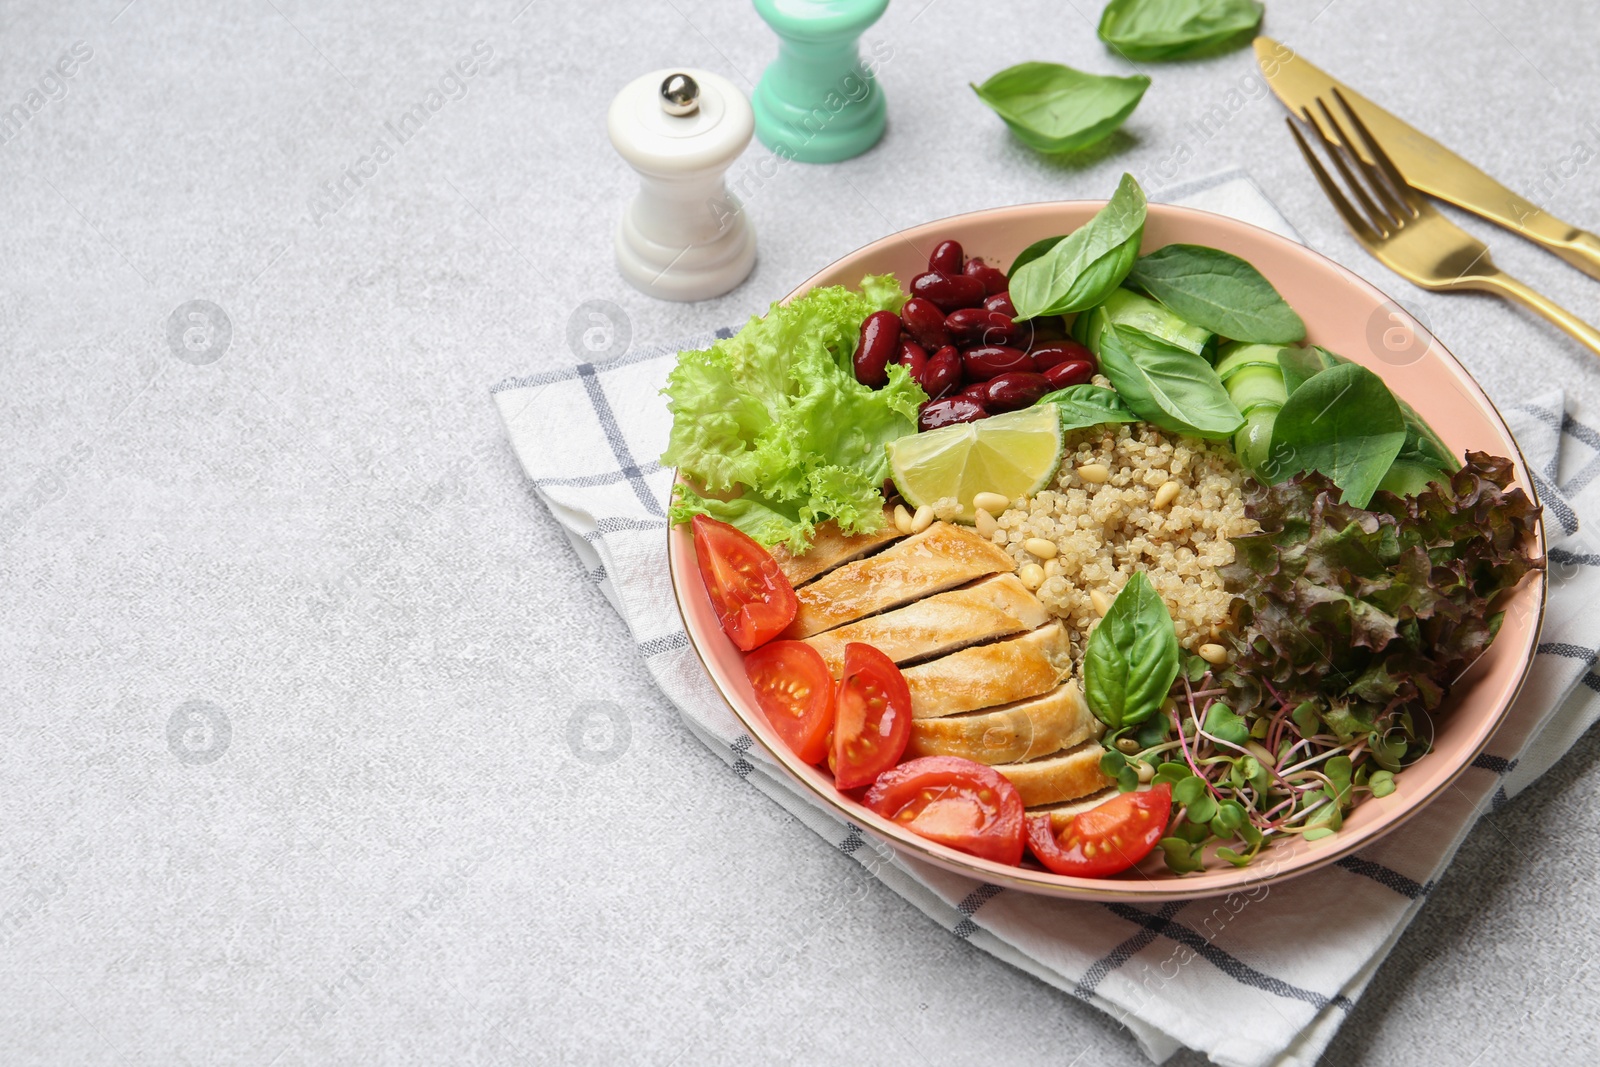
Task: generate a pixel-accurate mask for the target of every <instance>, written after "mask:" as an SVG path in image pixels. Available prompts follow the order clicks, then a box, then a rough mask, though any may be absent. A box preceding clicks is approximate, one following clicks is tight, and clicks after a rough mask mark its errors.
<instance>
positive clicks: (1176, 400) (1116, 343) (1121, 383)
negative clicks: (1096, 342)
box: [1100, 326, 1244, 440]
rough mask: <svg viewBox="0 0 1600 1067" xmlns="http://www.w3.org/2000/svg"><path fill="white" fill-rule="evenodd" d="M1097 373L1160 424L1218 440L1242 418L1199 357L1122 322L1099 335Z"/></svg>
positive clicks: (1135, 408) (1147, 418)
mask: <svg viewBox="0 0 1600 1067" xmlns="http://www.w3.org/2000/svg"><path fill="white" fill-rule="evenodd" d="M1100 373H1102V374H1104V375H1105V376H1106V377H1107V378H1109V379H1110V380H1111V384H1112V385H1113V386H1114V387H1115V388H1116V390H1117V392H1118V393H1121V394H1122V399H1123V400H1124V401H1126V402H1127V405H1128V407H1130V408H1132V409H1133V411H1134V412H1135V413H1136V414H1138V416H1139V417H1140V418H1142V419H1144V420H1145V421H1146V422H1149V423H1153V424H1155V425H1156V426H1159V427H1161V428H1162V429H1164V430H1171V431H1172V432H1173V433H1182V434H1190V435H1193V436H1195V437H1207V438H1212V439H1214V440H1220V439H1223V438H1226V437H1229V436H1231V435H1232V434H1233V433H1234V431H1236V430H1237V429H1239V427H1240V426H1241V425H1243V423H1244V416H1243V415H1242V414H1240V412H1239V409H1238V408H1237V407H1235V406H1234V403H1233V401H1232V400H1231V399H1229V397H1228V392H1227V390H1226V389H1224V388H1223V386H1222V382H1221V381H1220V380H1219V379H1218V378H1217V372H1216V371H1215V370H1214V369H1212V366H1211V364H1209V363H1207V362H1206V361H1205V359H1204V358H1202V357H1201V356H1197V355H1195V354H1194V353H1193V352H1186V351H1184V350H1183V349H1181V348H1175V347H1173V346H1172V345H1169V344H1165V343H1163V342H1161V341H1158V340H1156V339H1155V338H1154V337H1151V336H1149V335H1148V334H1144V333H1140V332H1139V331H1137V330H1130V329H1128V328H1127V327H1126V326H1112V327H1111V328H1110V329H1109V330H1107V331H1105V332H1104V333H1102V334H1101V335H1100Z"/></svg>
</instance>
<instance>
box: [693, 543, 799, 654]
mask: <svg viewBox="0 0 1600 1067" xmlns="http://www.w3.org/2000/svg"><path fill="white" fill-rule="evenodd" d="M693 525H694V554H695V560H696V561H697V562H698V563H699V565H700V578H701V580H703V581H704V582H705V583H706V594H707V595H708V596H710V597H711V607H712V609H713V610H715V611H716V613H717V621H718V622H720V623H721V624H722V631H723V633H725V634H727V635H728V636H729V637H731V638H732V639H733V643H734V644H736V645H738V646H739V648H740V650H741V651H744V652H749V651H750V650H751V649H753V648H756V647H758V646H760V645H764V644H766V643H767V642H768V641H770V640H772V639H773V638H774V637H777V636H778V635H779V634H781V633H783V631H784V629H785V628H787V627H788V625H789V624H790V623H791V622H793V621H794V613H795V612H796V611H798V610H799V608H800V602H799V601H798V600H796V599H795V595H794V586H792V585H790V584H789V579H787V578H785V577H784V576H783V571H782V570H781V569H780V568H779V567H778V561H777V560H775V559H773V558H772V554H771V553H770V552H768V551H767V550H766V549H764V548H762V547H761V546H760V545H758V544H756V543H755V542H754V541H752V540H751V539H750V538H749V537H747V536H745V534H744V533H743V532H742V531H740V530H736V529H734V528H733V527H732V526H729V525H728V524H727V523H725V522H718V521H717V520H716V519H713V518H710V517H708V516H706V515H696V516H695V517H694V523H693Z"/></svg>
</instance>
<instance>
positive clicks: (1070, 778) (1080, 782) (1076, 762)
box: [995, 741, 1111, 808]
mask: <svg viewBox="0 0 1600 1067" xmlns="http://www.w3.org/2000/svg"><path fill="white" fill-rule="evenodd" d="M1105 751H1106V750H1105V748H1104V747H1102V746H1101V744H1100V742H1098V741H1085V742H1084V743H1083V744H1081V745H1079V746H1078V747H1077V748H1075V749H1073V750H1072V751H1070V752H1065V753H1062V754H1061V755H1058V756H1047V757H1045V758H1044V759H1037V760H1032V761H1030V762H1028V763H1008V764H1005V765H1003V766H999V767H996V768H995V770H997V771H999V772H1000V773H1001V774H1003V775H1005V776H1006V777H1007V778H1009V779H1011V784H1012V785H1014V786H1016V787H1017V792H1018V793H1021V794H1022V804H1023V806H1024V807H1028V808H1031V807H1035V806H1036V805H1039V804H1060V803H1061V802H1063V801H1067V800H1077V799H1078V798H1079V797H1086V796H1088V795H1089V794H1090V793H1097V792H1099V791H1100V790H1102V789H1104V788H1106V786H1108V785H1110V784H1111V779H1109V778H1107V777H1106V776H1105V775H1104V774H1103V773H1101V771H1100V757H1101V756H1103V755H1104V754H1105Z"/></svg>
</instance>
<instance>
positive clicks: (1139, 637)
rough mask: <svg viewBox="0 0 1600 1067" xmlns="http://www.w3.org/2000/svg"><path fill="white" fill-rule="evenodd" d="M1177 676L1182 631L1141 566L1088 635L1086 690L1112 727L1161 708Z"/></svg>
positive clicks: (1133, 722) (1136, 720)
mask: <svg viewBox="0 0 1600 1067" xmlns="http://www.w3.org/2000/svg"><path fill="white" fill-rule="evenodd" d="M1177 677H1178V635H1177V633H1176V631H1174V629H1173V627H1172V616H1171V615H1170V614H1169V613H1168V612H1167V605H1166V604H1165V603H1164V602H1163V601H1162V599H1161V598H1160V597H1159V596H1157V595H1156V591H1155V590H1154V589H1153V588H1151V586H1150V579H1149V578H1147V577H1145V574H1144V572H1143V571H1139V572H1137V573H1136V574H1134V576H1133V577H1132V578H1130V579H1128V584H1127V585H1124V586H1123V587H1122V591H1121V592H1120V593H1118V594H1117V599H1116V600H1114V601H1112V602H1111V610H1110V611H1108V612H1106V617H1105V618H1103V619H1101V620H1100V623H1099V625H1098V626H1096V627H1095V628H1094V631H1093V632H1092V633H1090V634H1089V645H1088V648H1087V649H1086V650H1085V652H1084V655H1083V691H1084V697H1085V699H1087V700H1088V702H1089V710H1091V711H1093V712H1094V713H1095V716H1096V717H1097V718H1098V719H1099V720H1100V721H1101V722H1103V723H1105V724H1106V725H1107V726H1109V727H1111V728H1112V729H1117V728H1118V727H1122V726H1133V725H1136V724H1138V723H1141V722H1144V721H1145V720H1146V719H1148V718H1150V716H1152V715H1154V714H1155V713H1156V712H1157V711H1159V710H1160V709H1161V705H1162V703H1163V702H1165V700H1166V699H1167V691H1168V690H1170V689H1171V688H1172V682H1173V680H1174V679H1175V678H1177Z"/></svg>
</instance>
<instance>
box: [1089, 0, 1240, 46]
mask: <svg viewBox="0 0 1600 1067" xmlns="http://www.w3.org/2000/svg"><path fill="white" fill-rule="evenodd" d="M1263 11H1264V9H1263V8H1262V6H1261V4H1259V3H1257V2H1256V0H1111V3H1110V4H1108V5H1106V9H1105V11H1104V12H1103V13H1102V14H1101V16H1100V39H1101V40H1102V41H1104V42H1106V44H1108V45H1110V46H1111V47H1112V48H1115V49H1116V50H1117V51H1118V52H1120V53H1121V54H1122V55H1123V56H1125V57H1127V58H1128V59H1134V60H1152V59H1185V58H1188V57H1191V56H1197V55H1205V54H1207V53H1211V52H1217V51H1221V50H1222V49H1223V48H1225V47H1227V46H1229V45H1231V44H1234V43H1236V42H1237V43H1242V42H1243V40H1244V38H1245V35H1246V34H1250V33H1252V32H1254V30H1255V28H1256V27H1257V26H1259V25H1261V15H1262V12H1263Z"/></svg>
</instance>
